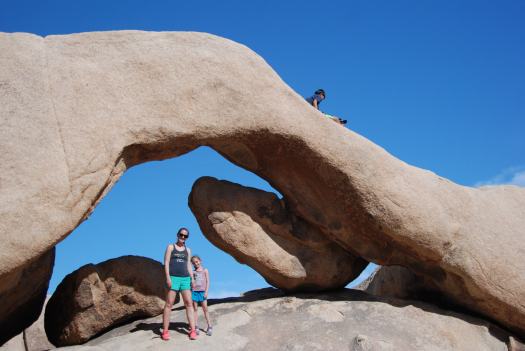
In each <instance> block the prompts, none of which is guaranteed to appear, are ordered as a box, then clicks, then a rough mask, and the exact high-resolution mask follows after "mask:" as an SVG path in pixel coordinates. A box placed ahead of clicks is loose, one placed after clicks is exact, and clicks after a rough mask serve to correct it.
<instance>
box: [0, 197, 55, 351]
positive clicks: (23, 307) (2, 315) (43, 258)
mask: <svg viewBox="0 0 525 351" xmlns="http://www.w3.org/2000/svg"><path fill="white" fill-rule="evenodd" d="M0 188H1V187H0ZM0 206H1V205H0ZM4 247H9V246H8V245H7V246H3V247H2V249H1V250H4ZM54 264H55V247H54V246H53V247H52V248H51V249H50V250H49V251H47V252H45V253H44V254H42V255H40V256H39V257H35V258H32V259H31V261H30V262H28V263H26V264H24V265H23V266H22V267H19V268H17V269H15V270H14V271H13V272H10V274H8V275H7V278H6V281H2V283H3V284H2V283H0V346H1V345H2V344H3V343H5V342H6V341H7V340H9V339H11V338H12V337H13V336H14V335H17V334H19V333H20V332H21V331H22V330H24V329H26V328H28V327H29V326H30V325H31V324H32V323H33V322H34V321H35V320H36V319H37V318H38V316H39V315H40V311H41V310H42V306H43V305H44V302H45V300H46V294H47V288H48V286H49V279H51V274H52V273H53V266H54ZM6 282H7V283H8V284H12V285H13V286H15V287H17V289H2V286H5V283H6Z"/></svg>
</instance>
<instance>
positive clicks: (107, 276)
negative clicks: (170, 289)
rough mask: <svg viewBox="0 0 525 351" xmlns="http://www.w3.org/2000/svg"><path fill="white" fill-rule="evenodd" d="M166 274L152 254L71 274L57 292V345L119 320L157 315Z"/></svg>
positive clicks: (48, 326) (52, 311)
mask: <svg viewBox="0 0 525 351" xmlns="http://www.w3.org/2000/svg"><path fill="white" fill-rule="evenodd" d="M165 281H166V278H165V276H164V270H163V267H162V265H161V264H160V263H159V262H157V261H154V260H152V259H149V258H145V257H139V256H123V257H119V258H115V259H111V260H108V261H104V262H102V263H99V264H97V265H93V264H88V265H85V266H83V267H81V268H79V269H78V270H76V271H74V272H73V273H70V274H69V275H67V276H66V277H65V278H64V280H63V281H62V282H61V283H60V284H59V285H58V287H57V289H56V291H55V293H54V294H53V296H51V299H50V300H49V302H48V304H47V306H46V312H45V330H46V333H47V336H48V337H49V340H50V341H51V342H52V343H53V344H55V345H57V346H64V345H76V344H80V343H83V342H86V341H87V340H89V339H90V338H91V337H93V336H94V335H97V334H99V333H101V332H103V331H105V330H107V329H109V328H112V327H114V326H115V325H118V324H122V323H124V322H127V321H131V320H134V319H138V318H144V317H151V316H156V315H158V314H160V313H162V310H163V308H164V295H165V287H164V284H165Z"/></svg>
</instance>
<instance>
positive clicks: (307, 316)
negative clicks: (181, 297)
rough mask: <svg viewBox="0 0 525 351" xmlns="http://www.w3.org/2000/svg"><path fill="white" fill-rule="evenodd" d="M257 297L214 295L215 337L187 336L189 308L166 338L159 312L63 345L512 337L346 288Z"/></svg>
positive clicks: (213, 345)
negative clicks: (220, 297)
mask: <svg viewBox="0 0 525 351" xmlns="http://www.w3.org/2000/svg"><path fill="white" fill-rule="evenodd" d="M258 295H259V294H258V293H257V292H253V293H251V294H247V296H245V297H241V298H236V299H226V300H210V308H209V310H210V317H211V320H212V323H213V324H214V325H215V327H214V331H213V336H212V337H208V336H206V335H204V333H201V335H200V336H199V338H198V340H196V341H192V340H189V339H188V336H187V334H186V330H187V324H186V323H185V318H186V317H185V312H184V310H183V309H179V310H176V311H174V312H173V313H172V315H171V321H172V324H171V327H170V329H171V340H170V341H168V342H165V341H163V340H161V339H160V335H159V334H160V331H159V330H160V328H161V325H162V319H161V317H160V316H159V317H156V318H151V319H147V320H141V321H136V322H133V323H131V324H128V325H125V326H122V327H119V328H116V329H114V330H112V331H111V332H109V333H107V334H104V335H101V336H100V337H98V338H95V339H93V340H90V341H89V342H88V343H87V344H86V345H85V346H84V345H83V346H77V347H75V348H71V349H70V348H66V349H65V350H79V351H83V350H86V351H89V350H98V351H103V350H108V351H112V350H115V349H129V348H133V349H136V350H172V349H173V348H174V347H175V348H177V349H180V350H186V349H187V350H195V351H199V350H217V351H223V350H228V351H235V350H248V351H251V350H254V351H259V350H261V349H264V350H268V351H273V350H275V351H281V350H309V351H310V350H322V351H330V350H334V351H340V350H350V351H363V350H366V351H389V350H392V351H398V350H417V351H507V350H508V346H507V345H509V344H510V342H511V341H510V338H511V336H510V335H509V334H508V333H506V332H505V331H502V330H501V329H499V328H498V327H496V326H494V325H493V324H490V323H488V322H485V321H483V320H481V319H478V318H473V317H469V316H466V315H463V314H459V313H452V312H449V311H445V310H442V309H439V308H437V307H434V306H432V305H428V304H425V303H419V302H410V303H409V302H407V301H403V300H397V299H392V298H388V299H387V298H379V297H374V296H371V295H367V294H365V293H362V292H359V291H355V290H349V289H345V290H341V291H337V292H328V293H322V294H293V295H283V294H282V293H281V292H279V291H274V292H273V293H269V292H268V291H263V293H262V296H258ZM182 321H184V323H181V322H182Z"/></svg>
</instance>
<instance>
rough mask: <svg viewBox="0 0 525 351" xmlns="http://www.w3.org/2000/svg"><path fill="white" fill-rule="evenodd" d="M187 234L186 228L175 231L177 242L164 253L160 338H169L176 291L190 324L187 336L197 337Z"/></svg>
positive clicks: (192, 338) (193, 338) (188, 233)
mask: <svg viewBox="0 0 525 351" xmlns="http://www.w3.org/2000/svg"><path fill="white" fill-rule="evenodd" d="M189 235H190V232H189V231H188V229H186V228H180V229H179V231H178V232H177V242H176V243H175V244H170V245H168V247H167V248H166V253H165V254H164V271H165V273H166V285H167V286H168V289H169V290H168V292H167V294H166V304H165V305H164V314H163V316H162V322H163V323H162V324H163V328H162V340H169V339H170V332H169V325H170V313H171V309H172V308H173V302H174V301H175V295H176V293H177V292H178V291H180V293H181V295H182V301H184V306H185V307H186V318H187V319H188V324H189V325H190V332H189V337H190V339H191V340H195V339H197V333H196V332H195V321H194V319H193V317H194V316H193V305H192V301H191V292H190V289H191V285H193V279H192V276H191V275H190V272H191V264H190V260H189V257H191V250H190V249H189V247H187V246H186V241H187V240H188V236H189Z"/></svg>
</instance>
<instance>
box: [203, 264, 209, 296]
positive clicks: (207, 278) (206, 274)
mask: <svg viewBox="0 0 525 351" xmlns="http://www.w3.org/2000/svg"><path fill="white" fill-rule="evenodd" d="M204 276H205V277H206V291H205V292H204V298H205V299H207V298H208V289H209V288H210V272H209V271H208V268H206V269H205V270H204Z"/></svg>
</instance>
